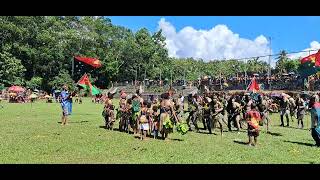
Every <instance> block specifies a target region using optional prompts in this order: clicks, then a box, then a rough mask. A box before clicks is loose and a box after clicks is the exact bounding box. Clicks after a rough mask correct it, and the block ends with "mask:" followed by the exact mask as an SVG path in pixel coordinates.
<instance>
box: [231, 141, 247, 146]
mask: <svg viewBox="0 0 320 180" xmlns="http://www.w3.org/2000/svg"><path fill="white" fill-rule="evenodd" d="M233 142H235V143H237V144H242V145H248V143H247V142H243V141H238V140H234V141H233Z"/></svg>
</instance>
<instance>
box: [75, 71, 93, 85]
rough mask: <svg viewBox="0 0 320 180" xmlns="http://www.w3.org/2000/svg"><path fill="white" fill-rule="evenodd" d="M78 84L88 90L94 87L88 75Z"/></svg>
mask: <svg viewBox="0 0 320 180" xmlns="http://www.w3.org/2000/svg"><path fill="white" fill-rule="evenodd" d="M78 84H79V85H81V86H87V87H88V88H91V86H92V85H91V83H90V80H89V77H88V75H87V74H84V75H83V76H82V77H81V78H80V80H79V81H78Z"/></svg>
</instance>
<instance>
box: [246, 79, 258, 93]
mask: <svg viewBox="0 0 320 180" xmlns="http://www.w3.org/2000/svg"><path fill="white" fill-rule="evenodd" d="M259 90H260V87H259V84H258V83H257V81H256V78H255V77H254V78H252V80H251V82H250V84H249V86H248V88H247V91H252V92H254V93H255V92H257V91H259Z"/></svg>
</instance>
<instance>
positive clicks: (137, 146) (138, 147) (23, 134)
mask: <svg viewBox="0 0 320 180" xmlns="http://www.w3.org/2000/svg"><path fill="white" fill-rule="evenodd" d="M1 104H2V105H3V106H4V108H0V123H1V125H0V142H1V143H0V153H1V154H0V162H1V163H59V164H60V163H161V164H162V163H201V164H203V163H204V164H207V163H210V164H211V163H263V164H265V163H304V164H309V163H320V156H319V154H320V148H316V147H314V146H313V145H314V141H313V139H312V137H311V135H310V131H308V130H307V129H304V130H301V129H297V128H296V126H297V122H296V120H295V122H291V126H292V127H291V128H283V127H279V126H278V125H279V115H278V114H274V115H272V120H273V127H272V128H271V132H272V133H273V134H266V133H265V129H264V128H265V127H261V129H262V132H261V133H260V136H259V146H258V147H249V146H246V145H244V144H243V143H244V142H246V141H247V135H246V132H245V131H243V132H241V134H237V133H236V132H226V133H225V136H223V137H222V138H221V137H220V136H219V135H209V134H206V133H205V132H206V131H202V132H203V133H194V132H189V133H187V134H186V135H184V136H182V135H180V134H178V133H176V132H175V133H173V134H172V135H171V136H170V140H169V141H163V140H153V139H149V140H146V141H140V140H139V139H137V138H135V137H133V135H128V134H126V133H122V132H118V131H109V130H106V129H104V128H102V126H103V125H104V121H103V119H102V116H101V110H102V105H101V104H93V103H91V102H90V100H89V99H85V100H84V103H83V104H80V105H79V104H75V103H74V105H73V115H72V116H70V118H69V120H70V123H69V125H68V126H65V127H62V126H61V125H60V123H59V122H60V118H61V108H60V104H58V103H52V104H48V103H45V102H44V101H38V102H36V103H33V104H32V107H31V104H9V103H5V102H2V103H1ZM116 104H117V102H116ZM307 121H308V122H307V123H306V125H308V128H309V126H310V118H309V115H308V116H307ZM199 125H200V124H199ZM200 126H201V125H200ZM115 127H116V128H117V127H118V126H117V124H116V126H115ZM306 128H307V127H306ZM216 132H217V134H218V129H216Z"/></svg>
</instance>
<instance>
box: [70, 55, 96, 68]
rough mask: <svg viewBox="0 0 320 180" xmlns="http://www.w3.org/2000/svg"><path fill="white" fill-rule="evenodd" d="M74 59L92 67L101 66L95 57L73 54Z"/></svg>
mask: <svg viewBox="0 0 320 180" xmlns="http://www.w3.org/2000/svg"><path fill="white" fill-rule="evenodd" d="M74 59H75V60H77V61H81V62H83V63H86V64H88V65H90V66H92V67H94V68H99V67H101V66H102V64H101V62H100V61H99V60H98V59H96V58H89V57H80V56H75V57H74Z"/></svg>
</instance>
